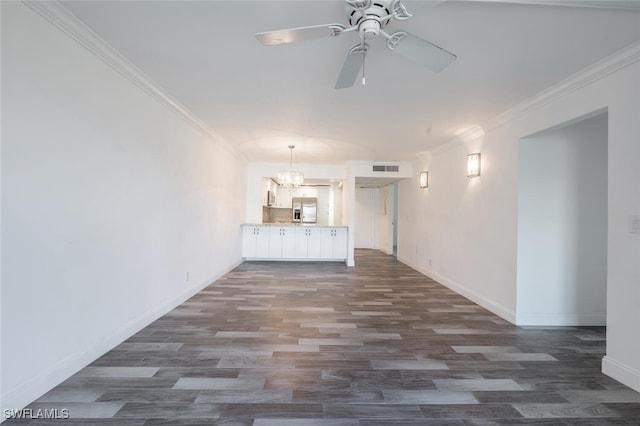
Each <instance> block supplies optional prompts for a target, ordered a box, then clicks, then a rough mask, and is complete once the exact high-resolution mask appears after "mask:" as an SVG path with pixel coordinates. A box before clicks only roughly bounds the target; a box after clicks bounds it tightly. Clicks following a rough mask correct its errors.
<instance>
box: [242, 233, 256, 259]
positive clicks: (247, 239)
mask: <svg viewBox="0 0 640 426" xmlns="http://www.w3.org/2000/svg"><path fill="white" fill-rule="evenodd" d="M255 228H256V227H255V226H243V227H242V256H243V257H256V232H255Z"/></svg>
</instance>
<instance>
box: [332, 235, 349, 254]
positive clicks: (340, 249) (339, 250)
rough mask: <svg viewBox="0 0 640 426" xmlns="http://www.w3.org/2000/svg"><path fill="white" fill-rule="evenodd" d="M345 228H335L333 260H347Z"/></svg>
mask: <svg viewBox="0 0 640 426" xmlns="http://www.w3.org/2000/svg"><path fill="white" fill-rule="evenodd" d="M347 240H348V235H347V228H335V233H334V237H333V257H334V259H346V258H347Z"/></svg>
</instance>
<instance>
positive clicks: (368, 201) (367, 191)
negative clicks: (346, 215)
mask: <svg viewBox="0 0 640 426" xmlns="http://www.w3.org/2000/svg"><path fill="white" fill-rule="evenodd" d="M379 192H380V190H379V189H378V188H357V189H356V204H355V215H356V220H355V224H354V228H355V229H354V236H355V245H354V247H355V248H362V249H377V248H378V217H379V212H378V207H379V201H378V200H379Z"/></svg>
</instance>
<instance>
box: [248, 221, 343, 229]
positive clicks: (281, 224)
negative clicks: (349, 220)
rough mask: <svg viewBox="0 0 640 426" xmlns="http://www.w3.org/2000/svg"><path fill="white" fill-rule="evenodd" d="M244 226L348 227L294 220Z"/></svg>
mask: <svg viewBox="0 0 640 426" xmlns="http://www.w3.org/2000/svg"><path fill="white" fill-rule="evenodd" d="M242 226H280V227H283V226H287V227H288V226H313V227H314V228H347V226H343V225H320V224H317V223H293V222H280V223H278V222H267V223H243V224H242Z"/></svg>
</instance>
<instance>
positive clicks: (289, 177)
mask: <svg viewBox="0 0 640 426" xmlns="http://www.w3.org/2000/svg"><path fill="white" fill-rule="evenodd" d="M293 148H295V146H294V145H289V150H290V159H289V167H290V168H289V170H283V171H281V172H278V185H280V186H281V187H283V188H287V189H288V190H289V191H292V190H293V189H294V188H297V187H299V186H300V185H302V182H304V175H303V174H302V173H301V172H299V171H296V170H293Z"/></svg>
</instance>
